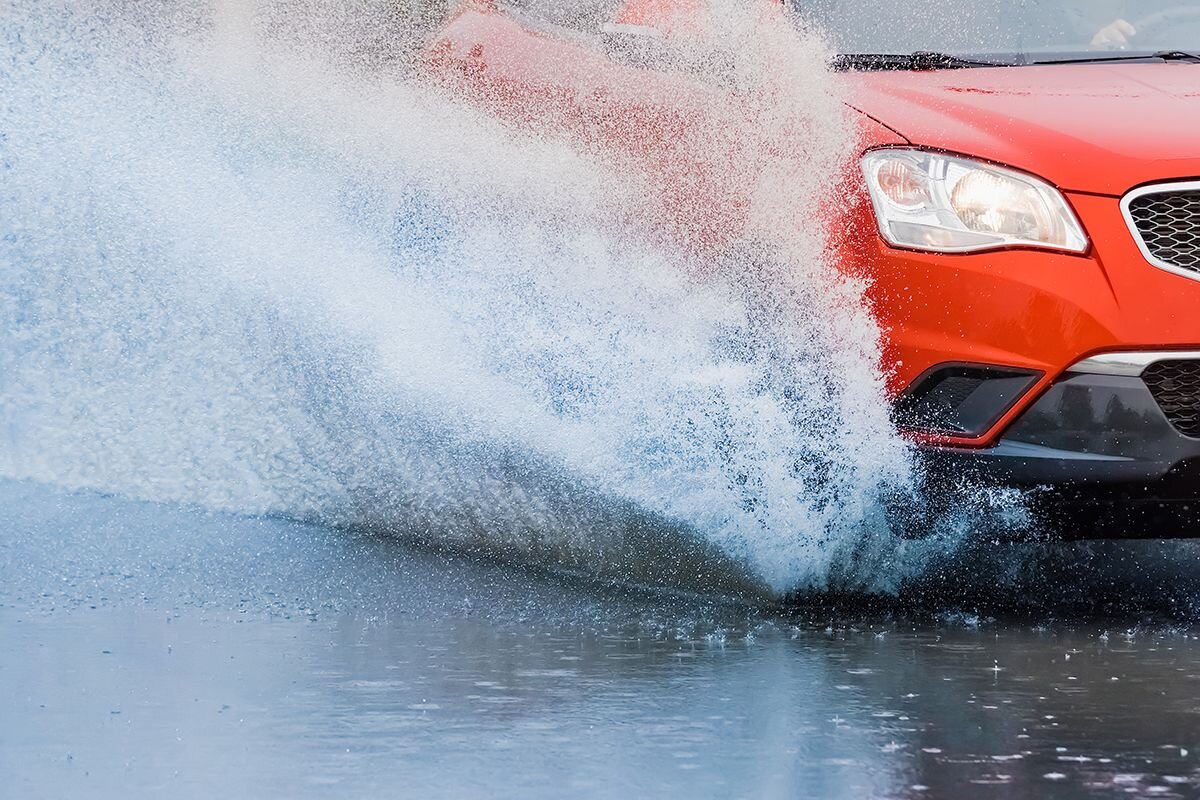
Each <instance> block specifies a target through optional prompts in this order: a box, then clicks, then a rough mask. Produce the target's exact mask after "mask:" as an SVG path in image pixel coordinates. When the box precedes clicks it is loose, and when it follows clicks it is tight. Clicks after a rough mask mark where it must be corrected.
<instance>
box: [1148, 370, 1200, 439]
mask: <svg viewBox="0 0 1200 800" xmlns="http://www.w3.org/2000/svg"><path fill="white" fill-rule="evenodd" d="M1142 380H1143V381H1145V382H1146V386H1148V387H1149V388H1150V394H1152V395H1154V399H1155V400H1156V401H1157V402H1158V406H1159V408H1161V409H1162V411H1163V413H1164V414H1166V416H1167V419H1168V420H1170V421H1171V424H1172V425H1174V426H1175V429H1176V430H1177V431H1179V432H1180V433H1182V434H1183V435H1184V436H1190V437H1192V438H1193V439H1200V361H1159V362H1157V363H1155V364H1151V365H1150V366H1149V367H1147V368H1146V371H1145V372H1143V373H1142Z"/></svg>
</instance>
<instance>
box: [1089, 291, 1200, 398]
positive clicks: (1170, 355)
mask: <svg viewBox="0 0 1200 800" xmlns="http://www.w3.org/2000/svg"><path fill="white" fill-rule="evenodd" d="M1198 278H1200V276H1198ZM1159 361H1200V351H1195V350H1189V351H1181V350H1175V351H1171V350H1159V351H1155V352H1145V353H1101V354H1100V355H1098V356H1092V357H1091V358H1085V359H1084V360H1083V361H1080V362H1079V363H1077V364H1075V365H1074V366H1073V367H1071V368H1070V369H1069V370H1067V372H1082V373H1085V374H1088V375H1119V376H1122V377H1128V378H1137V377H1140V376H1141V374H1142V373H1143V372H1145V371H1146V368H1147V367H1149V366H1150V365H1151V364H1157V363H1158V362H1159Z"/></svg>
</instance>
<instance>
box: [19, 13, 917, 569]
mask: <svg viewBox="0 0 1200 800" xmlns="http://www.w3.org/2000/svg"><path fill="white" fill-rule="evenodd" d="M748 8H749V6H746V5H743V4H739V3H717V4H716V7H715V14H714V17H713V20H714V23H713V27H712V30H711V31H710V32H709V33H707V34H700V33H698V34H696V35H695V40H694V41H692V42H691V43H690V45H689V47H690V48H691V54H692V58H691V60H690V62H689V67H688V74H689V75H691V79H693V80H694V82H695V85H696V87H697V89H696V91H697V95H696V97H697V98H703V97H709V96H711V95H712V93H713V92H716V91H718V90H720V91H724V90H725V88H726V87H727V86H728V85H729V83H730V80H731V78H732V80H733V81H734V82H735V83H736V84H737V85H739V86H740V87H741V88H742V89H743V90H745V91H747V92H750V93H751V94H753V95H754V96H756V97H758V98H760V99H765V100H767V101H769V102H762V103H760V104H759V105H757V106H756V109H757V110H755V111H752V112H751V111H746V110H742V111H739V112H736V113H734V112H725V113H721V112H717V111H714V112H713V116H712V117H711V120H712V121H711V123H710V124H711V127H710V128H709V129H708V130H706V131H705V132H704V134H703V135H704V136H706V137H708V138H707V139H706V140H705V141H707V142H708V146H709V147H710V148H711V150H710V152H709V155H710V156H711V163H712V164H719V165H721V166H722V169H723V170H724V172H723V175H724V176H725V179H726V180H728V181H729V183H728V186H729V187H731V189H730V191H731V192H734V191H736V194H737V195H738V196H739V197H741V198H744V199H745V209H744V210H745V219H746V225H747V227H746V231H747V235H746V236H744V237H742V239H741V240H740V241H739V243H738V246H737V247H729V248H725V249H724V250H723V251H721V252H719V253H715V252H711V251H705V250H704V249H703V248H693V247H688V246H687V243H686V242H684V243H683V244H681V243H680V241H679V239H678V233H676V234H671V235H665V234H663V233H662V231H663V229H664V217H665V215H666V214H667V211H666V210H664V206H663V205H662V204H661V203H657V202H656V201H653V200H648V199H647V198H651V197H652V196H653V195H654V191H653V188H654V187H653V186H651V185H650V184H649V183H648V182H647V178H646V176H645V175H644V173H642V172H640V171H639V170H638V169H636V164H633V163H631V162H630V160H629V159H628V158H627V157H625V156H623V155H622V154H621V153H619V152H616V151H615V150H614V151H608V150H606V149H605V148H603V147H597V146H595V145H594V144H586V143H581V142H580V141H578V140H576V139H574V138H572V137H571V136H570V135H566V134H561V135H560V132H557V131H554V130H551V129H548V128H546V127H545V126H542V125H532V124H531V125H526V126H522V125H520V124H513V123H512V122H511V121H510V122H504V121H500V120H498V119H497V118H495V117H494V116H492V115H491V114H489V113H488V112H487V111H485V110H481V109H479V108H477V107H475V106H474V105H473V104H472V103H471V102H469V101H468V100H467V99H465V98H464V97H463V96H461V94H460V93H459V92H458V91H457V90H455V89H454V88H453V87H447V86H445V85H436V84H434V83H431V82H429V81H425V80H422V79H421V78H420V77H419V74H420V70H419V69H418V68H414V67H413V66H412V65H413V62H414V55H413V54H414V52H417V51H415V50H414V49H413V47H415V44H414V43H416V42H418V41H419V40H420V33H421V31H420V30H419V29H418V28H417V27H415V26H414V25H413V24H412V23H411V21H412V19H414V17H410V16H405V14H399V15H397V12H396V11H395V10H389V11H383V10H372V9H371V8H370V7H369V5H367V4H361V3H358V4H344V5H342V6H337V7H336V8H335V10H334V11H330V10H329V9H328V8H326V9H324V10H317V9H315V8H313V7H311V6H310V5H304V4H275V5H272V6H266V5H263V6H261V7H258V8H257V9H256V8H254V7H250V6H247V5H245V4H229V5H227V6H224V7H222V6H217V7H215V8H211V9H204V8H197V7H185V6H179V7H175V6H171V5H169V4H168V5H165V6H164V5H163V4H138V3H129V2H114V3H109V4H88V5H87V7H86V8H79V7H77V4H71V3H65V2H33V1H32V0H17V1H16V2H15V3H10V4H9V6H8V9H7V10H5V11H4V12H2V13H3V17H2V18H0V33H2V38H0V85H2V86H3V87H4V95H3V102H0V476H4V477H8V478H17V479H29V480H37V481H42V482H47V483H53V484H56V485H59V486H65V487H70V488H86V489H94V490H100V491H105V492H113V493H119V494H122V495H126V496H130V497H135V498H144V499H149V500H156V501H168V502H184V503H191V504H196V505H199V506H202V507H205V508H213V509H222V510H233V511H237V512H243V513H251V514H283V515H288V516H292V517H298V518H304V519H312V520H317V521H320V522H324V523H327V524H331V525H346V526H356V527H369V528H372V529H378V530H382V531H387V532H394V533H397V534H401V535H404V536H407V537H410V538H412V539H415V540H418V541H421V542H425V543H429V544H434V545H437V546H451V547H454V548H459V549H467V550H472V551H477V552H480V553H483V554H486V555H488V556H498V557H502V558H507V559H514V560H519V561H525V562H532V563H536V564H541V565H546V566H551V567H555V568H563V569H574V570H579V571H583V572H586V573H588V574H591V575H596V576H601V577H611V578H619V579H621V580H629V581H633V582H655V583H664V582H665V583H669V584H672V585H682V586H690V587H693V588H695V587H699V586H708V587H711V586H717V587H724V588H728V587H735V586H741V587H758V588H764V589H768V590H771V591H776V592H778V591H788V590H793V589H797V588H801V589H822V588H828V587H836V588H851V589H871V590H881V589H882V590H886V589H890V588H894V587H895V586H896V585H897V584H898V582H899V581H900V580H902V579H903V578H904V577H905V576H906V575H908V574H910V573H911V572H913V571H914V570H918V569H919V568H920V565H921V563H923V562H922V559H923V558H924V555H925V553H926V552H927V550H928V549H929V548H930V547H933V546H934V545H931V544H929V543H926V544H924V545H921V546H917V545H913V544H912V543H906V542H904V541H903V540H901V539H900V538H898V537H897V536H896V535H895V534H894V533H893V532H892V531H891V529H890V528H889V526H888V523H887V520H886V518H885V517H886V515H885V513H884V509H885V505H886V501H887V498H889V497H893V496H895V495H896V494H897V493H898V492H899V493H903V492H904V491H906V490H907V489H906V487H908V486H909V485H910V482H911V470H912V467H911V464H910V459H909V453H908V451H907V448H906V447H905V445H904V444H903V443H902V442H901V440H900V439H899V438H898V437H897V436H896V435H895V433H894V431H893V430H892V427H891V425H890V423H889V419H888V413H887V407H886V403H885V401H884V398H883V390H882V381H881V375H880V367H879V363H878V362H879V355H878V349H877V339H878V331H877V329H876V328H875V326H874V323H873V321H872V319H871V316H870V314H869V313H868V311H867V310H866V308H865V306H864V304H863V303H862V301H861V297H860V293H861V287H860V286H858V285H856V284H854V283H853V282H851V281H848V280H846V279H844V278H842V277H840V276H839V275H838V274H837V271H836V269H835V266H836V265H835V264H834V263H832V257H831V256H830V255H829V254H828V253H827V252H826V249H827V247H826V245H827V243H826V240H825V235H824V232H823V226H822V225H821V224H819V223H818V220H819V219H820V217H821V213H822V211H821V209H822V203H823V202H825V201H827V200H828V197H829V187H830V186H831V185H833V184H834V183H836V181H837V178H838V176H839V175H840V174H841V170H842V169H843V166H844V164H845V162H846V158H847V156H848V155H849V153H850V152H851V148H852V145H853V132H852V129H851V127H850V124H849V121H848V120H847V119H846V118H845V114H844V111H843V110H842V109H843V107H842V105H841V103H840V100H839V98H838V95H837V92H836V89H835V84H834V82H833V81H832V80H831V79H830V77H829V76H828V75H827V74H826V72H825V69H824V66H823V64H824V58H825V51H824V48H823V45H822V44H821V43H820V41H818V40H816V39H815V38H813V37H812V36H811V35H810V34H807V33H804V32H801V31H799V30H798V29H795V28H792V27H790V26H787V25H779V24H777V22H778V21H777V20H768V19H764V18H763V17H762V16H761V15H758V14H754V13H750V12H749V11H747V9H748ZM407 11H408V12H411V13H412V14H418V12H420V11H422V9H420V8H411V9H407ZM425 11H426V12H428V13H426V14H425V15H424V16H428V17H433V16H436V15H435V14H434V13H433V10H432V9H425ZM418 15H419V14H418ZM389 26H390V27H389ZM380 31H399V32H403V33H405V34H406V36H399V34H397V36H396V37H388V36H381V35H380V34H379V32H380ZM391 48H394V49H391ZM417 60H418V61H419V59H417ZM717 61H719V62H720V63H721V65H722V70H723V72H722V73H721V75H720V77H714V75H716V73H717V72H718V71H716V70H713V69H707V68H696V65H700V66H701V67H704V66H705V65H709V66H711V64H713V63H717ZM789 137H790V138H789ZM780 141H784V142H786V143H787V144H786V146H783V147H780V146H778V145H779V142H780ZM668 227H669V226H668ZM685 227H686V226H685ZM683 235H684V236H685V237H686V235H687V231H686V230H685V231H684V232H683ZM672 237H675V238H672Z"/></svg>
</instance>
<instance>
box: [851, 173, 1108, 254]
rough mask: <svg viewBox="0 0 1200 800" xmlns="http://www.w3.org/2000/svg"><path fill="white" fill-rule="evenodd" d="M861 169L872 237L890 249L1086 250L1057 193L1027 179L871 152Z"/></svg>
mask: <svg viewBox="0 0 1200 800" xmlns="http://www.w3.org/2000/svg"><path fill="white" fill-rule="evenodd" d="M862 165H863V172H864V173H865V174H866V178H867V188H868V189H869V191H870V193H871V201H872V202H873V203H874V205H875V217H876V219H877V220H878V221H879V231H880V233H882V234H883V238H884V239H885V240H887V242H888V243H889V244H892V245H895V246H896V247H911V248H916V249H919V250H932V251H934V252H939V253H970V252H976V251H979V250H991V249H995V248H999V247H1044V248H1048V249H1052V250H1064V251H1067V252H1070V253H1083V252H1085V251H1086V250H1087V248H1088V238H1087V234H1085V233H1084V232H1083V226H1082V225H1080V224H1079V219H1078V218H1077V217H1076V216H1075V213H1074V212H1073V211H1072V210H1071V207H1070V206H1069V205H1067V201H1066V199H1065V198H1064V197H1063V196H1062V193H1061V192H1059V191H1058V190H1057V189H1055V188H1054V187H1053V186H1051V185H1050V184H1048V183H1046V182H1045V181H1042V180H1038V179H1037V178H1035V177H1033V176H1031V175H1025V174H1024V173H1021V172H1017V171H1015V170H1011V169H1005V168H1003V167H997V166H994V165H992V164H987V163H984V162H982V161H974V160H971V159H968V158H957V157H954V156H948V155H943V154H941V153H932V152H927V151H924V150H905V149H887V150H874V151H872V152H870V153H867V154H866V155H865V156H864V157H863V161H862Z"/></svg>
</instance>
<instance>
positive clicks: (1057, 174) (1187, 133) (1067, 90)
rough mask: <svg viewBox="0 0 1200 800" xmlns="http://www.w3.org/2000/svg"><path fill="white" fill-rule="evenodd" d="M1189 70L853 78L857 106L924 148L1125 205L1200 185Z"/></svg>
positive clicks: (1195, 91) (1075, 68)
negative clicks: (1190, 183)
mask: <svg viewBox="0 0 1200 800" xmlns="http://www.w3.org/2000/svg"><path fill="white" fill-rule="evenodd" d="M1194 67H1195V65H1194V64H1188V63H1174V62H1172V63H1159V64H1077V65H1064V64H1058V65H1053V66H1030V67H1021V68H1012V67H999V68H993V69H987V68H983V69H970V70H929V71H924V72H913V71H893V72H866V73H862V72H860V73H853V74H848V75H845V76H843V79H844V80H845V81H846V82H847V83H849V84H850V86H849V87H848V88H849V91H850V94H851V96H852V98H853V99H852V100H851V101H850V102H851V103H852V104H853V105H854V106H855V107H856V108H858V109H859V110H861V111H863V112H865V113H867V114H870V115H871V116H873V117H875V118H876V119H879V120H882V121H883V122H884V123H885V124H887V125H888V126H889V127H891V128H892V129H894V130H896V131H897V132H899V133H900V134H901V135H902V136H904V137H905V138H906V139H908V140H909V141H911V142H914V143H919V144H920V145H921V146H923V147H932V148H939V149H943V150H951V151H954V152H959V153H968V154H970V155H972V156H975V157H977V158H984V159H988V160H990V161H995V162H997V163H1000V164H1007V165H1010V166H1014V167H1017V168H1019V169H1021V170H1024V171H1026V172H1031V173H1033V174H1035V175H1037V176H1038V177H1041V178H1043V179H1045V180H1048V181H1049V182H1050V183H1052V184H1054V185H1056V186H1058V187H1059V188H1061V189H1066V190H1073V191H1079V192H1093V193H1098V194H1111V195H1122V194H1124V193H1125V192H1127V191H1129V190H1130V189H1131V188H1133V187H1134V186H1137V185H1139V184H1142V183H1146V182H1149V181H1157V180H1161V179H1162V178H1163V176H1172V175H1200V148H1198V147H1197V144H1196V142H1197V139H1196V131H1198V130H1200V76H1198V75H1197V71H1196V69H1195V68H1194Z"/></svg>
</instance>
